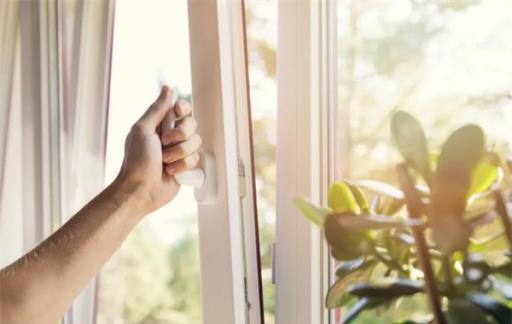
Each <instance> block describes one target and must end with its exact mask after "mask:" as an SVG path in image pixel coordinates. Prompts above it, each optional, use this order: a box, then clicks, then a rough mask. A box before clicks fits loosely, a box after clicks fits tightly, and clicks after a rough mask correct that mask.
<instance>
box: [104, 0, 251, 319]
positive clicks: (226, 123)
mask: <svg viewBox="0 0 512 324" xmlns="http://www.w3.org/2000/svg"><path fill="white" fill-rule="evenodd" d="M134 16H137V17H138V22H139V23H140V25H139V24H133V17H134ZM169 17H171V19H170V18H169ZM172 17H174V18H172ZM242 24H243V18H242V6H241V3H240V2H219V3H216V2H215V1H212V2H203V1H197V2H195V1H189V2H188V3H187V1H154V2H151V4H141V3H140V2H137V1H125V2H120V3H118V7H117V8H116V26H115V35H114V54H113V55H114V56H113V72H112V73H113V79H112V96H111V113H110V115H109V147H108V152H107V179H109V178H110V179H111V178H113V177H114V176H115V174H116V173H117V171H118V169H117V168H118V166H119V165H120V162H121V159H122V156H123V153H122V149H123V142H124V136H125V134H126V133H127V131H128V129H129V127H130V126H131V124H132V123H133V122H134V121H135V119H136V118H137V117H138V116H139V115H140V114H141V113H142V111H144V109H146V105H147V104H148V103H149V102H151V101H152V100H154V97H155V95H156V93H157V91H158V88H159V83H160V82H162V81H164V82H167V83H170V84H171V85H175V86H177V88H178V89H179V90H180V92H181V95H183V96H186V97H187V96H188V97H189V98H191V99H192V101H193V105H194V114H195V117H196V119H197V121H198V132H199V134H200V135H202V137H203V146H202V150H203V153H204V154H207V153H208V154H211V155H212V156H214V158H215V165H214V169H213V170H212V171H213V172H212V173H211V174H210V173H207V177H210V176H212V175H213V176H215V177H216V179H214V180H216V191H215V192H210V194H212V195H211V199H209V200H207V201H197V203H196V200H195V199H194V191H193V190H192V189H191V188H183V189H184V190H183V191H182V193H181V194H180V195H179V196H178V197H177V198H176V199H175V201H173V203H171V204H170V205H169V206H166V207H165V208H163V209H161V210H159V211H158V212H156V213H155V215H153V216H151V217H148V218H147V219H146V221H145V222H144V223H143V224H141V225H140V226H139V227H138V228H137V230H136V231H135V233H134V234H133V235H132V236H131V238H130V239H129V240H128V241H127V242H126V244H125V245H124V246H123V248H122V249H121V251H120V252H119V254H117V255H116V256H115V257H114V258H113V260H112V261H111V263H109V264H108V265H107V266H105V268H104V271H103V272H102V275H101V276H102V277H101V278H102V279H101V282H100V299H99V314H98V315H99V316H98V319H99V322H100V323H112V322H116V321H120V322H122V323H169V322H172V323H199V322H204V323H221V322H222V323H237V324H238V323H249V322H251V323H259V322H260V320H261V311H260V309H261V307H260V305H261V302H260V298H261V297H260V281H259V271H258V254H257V252H258V245H257V242H258V241H257V235H256V234H257V231H256V226H257V221H256V218H255V207H254V201H253V197H254V195H253V181H252V179H253V176H252V152H251V146H250V144H249V143H250V135H251V134H250V132H249V122H250V116H249V110H248V98H247V89H246V68H245V51H244V48H245V44H244V35H243V30H244V29H243V28H242V27H243V25H242ZM189 43H190V51H189ZM127 93H137V94H138V96H137V98H136V99H134V98H133V97H132V96H129V97H128V96H127V95H126V94H127ZM107 181H108V180H107ZM214 189H215V188H214ZM196 206H197V207H196ZM180 214H182V215H183V216H181V217H180V216H179V215H180ZM197 252H199V253H197ZM144 259H146V262H144Z"/></svg>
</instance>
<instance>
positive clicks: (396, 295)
mask: <svg viewBox="0 0 512 324" xmlns="http://www.w3.org/2000/svg"><path fill="white" fill-rule="evenodd" d="M391 134H392V138H393V142H394V143H395V145H396V147H397V149H398V151H399V152H400V154H401V156H402V158H403V162H402V163H399V164H398V165H397V167H396V171H397V183H398V186H394V185H392V184H388V183H383V182H379V181H375V180H360V181H354V182H349V181H340V182H337V183H334V184H333V185H332V186H331V187H330V188H329V193H328V208H321V207H317V206H314V205H313V204H311V203H310V202H308V201H306V200H304V199H301V198H298V199H296V201H295V203H296V205H297V207H298V209H299V210H300V211H301V212H302V214H304V216H305V217H306V218H307V219H308V220H310V221H311V222H312V223H314V224H316V225H318V226H319V227H320V228H322V230H323V232H324V236H325V238H326V240H327V243H328V245H329V247H330V251H331V254H332V256H333V257H334V258H335V259H336V260H337V261H339V262H338V266H337V269H336V278H337V280H336V281H335V282H334V283H333V284H332V286H331V287H330V289H329V291H328V293H327V296H326V307H328V308H341V307H344V308H347V311H346V312H344V314H343V315H344V318H343V323H348V322H350V321H352V320H354V319H355V318H356V317H357V316H358V315H359V314H361V313H362V312H363V311H364V310H367V309H375V308H377V309H379V310H381V311H382V312H391V315H390V316H391V318H393V314H394V313H393V312H394V311H395V310H396V309H399V308H400V305H402V303H404V301H406V300H407V299H410V298H414V297H412V296H415V297H417V296H419V295H420V296H421V295H424V296H425V297H426V298H427V300H428V301H429V306H430V312H429V313H427V314H425V315H426V318H427V319H426V320H425V316H423V319H422V321H426V322H434V323H440V324H441V323H482V324H483V323H500V324H501V323H502V324H510V323H511V320H512V300H511V299H512V273H511V270H512V263H511V258H512V254H511V250H512V224H511V222H512V220H511V217H512V215H510V212H511V210H512V208H511V202H510V200H511V195H512V193H511V190H510V188H511V178H512V177H511V172H512V170H511V162H510V161H504V160H503V159H501V158H500V157H499V156H498V155H497V154H496V153H494V152H490V151H488V150H486V147H485V138H484V134H483V131H482V130H481V129H480V128H479V127H478V126H475V125H467V126H464V127H461V128H459V129H457V130H456V131H455V132H454V133H452V134H451V135H450V136H449V138H448V139H447V140H446V141H445V143H444V145H443V146H442V150H441V152H440V153H439V154H435V153H432V152H430V151H429V150H428V145H427V140H426V136H425V133H424V131H423V129H422V127H421V125H420V124H419V122H418V121H416V119H414V118H413V117H412V116H411V115H409V114H407V113H405V112H397V113H395V114H394V115H393V117H392V119H391ZM369 201H371V202H369ZM393 319H394V320H395V321H397V322H402V323H414V321H415V320H417V319H415V318H411V317H410V316H409V317H408V318H393Z"/></svg>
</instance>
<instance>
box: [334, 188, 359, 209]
mask: <svg viewBox="0 0 512 324" xmlns="http://www.w3.org/2000/svg"><path fill="white" fill-rule="evenodd" d="M328 203H329V208H332V210H334V212H336V213H346V212H351V213H354V214H358V213H359V211H360V209H359V206H358V205H357V202H356V199H355V198H354V195H353V194H352V190H350V187H349V186H348V185H347V184H346V183H344V182H335V183H334V184H333V185H331V187H330V188H329V193H328Z"/></svg>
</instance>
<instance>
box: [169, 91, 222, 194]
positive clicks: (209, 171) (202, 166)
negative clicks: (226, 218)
mask: <svg viewBox="0 0 512 324" xmlns="http://www.w3.org/2000/svg"><path fill="white" fill-rule="evenodd" d="M173 93H176V91H173ZM175 101H176V100H175V98H173V100H172V103H173V106H174V103H175ZM175 124H176V113H175V112H174V109H171V110H169V112H168V113H167V115H165V117H164V120H163V121H162V132H165V131H167V130H169V129H172V128H174V127H175ZM175 178H176V181H178V183H179V184H181V185H184V186H191V187H193V188H194V196H195V198H196V201H197V202H198V203H202V204H209V203H212V202H214V201H215V197H216V191H217V179H216V172H215V158H214V156H213V155H212V154H210V153H205V152H203V153H200V154H199V165H198V166H197V167H196V168H194V169H191V170H188V171H185V172H182V173H180V174H177V175H176V176H175Z"/></svg>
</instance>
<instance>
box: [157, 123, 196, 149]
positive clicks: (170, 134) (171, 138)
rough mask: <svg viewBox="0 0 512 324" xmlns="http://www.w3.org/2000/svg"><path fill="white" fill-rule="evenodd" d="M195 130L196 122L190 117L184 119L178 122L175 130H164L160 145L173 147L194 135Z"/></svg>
mask: <svg viewBox="0 0 512 324" xmlns="http://www.w3.org/2000/svg"><path fill="white" fill-rule="evenodd" d="M196 129H197V122H196V120H195V119H194V118H192V117H186V118H184V119H183V120H180V121H179V123H178V124H177V126H176V127H175V128H172V129H166V130H165V131H164V133H163V134H162V138H161V140H162V144H163V145H164V146H166V145H174V144H177V143H180V142H183V141H186V140H188V139H189V138H190V137H192V135H194V134H195V132H196Z"/></svg>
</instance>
